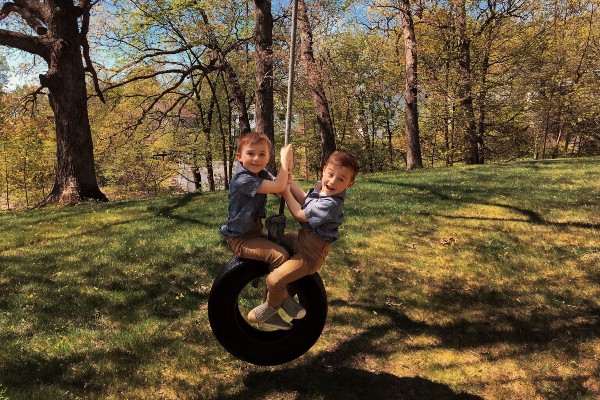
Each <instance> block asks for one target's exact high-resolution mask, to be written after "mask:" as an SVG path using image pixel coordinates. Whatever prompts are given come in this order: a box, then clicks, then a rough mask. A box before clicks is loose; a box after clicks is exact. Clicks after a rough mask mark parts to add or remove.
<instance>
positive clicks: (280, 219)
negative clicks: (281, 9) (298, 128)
mask: <svg viewBox="0 0 600 400" xmlns="http://www.w3.org/2000/svg"><path fill="white" fill-rule="evenodd" d="M297 26H298V0H294V7H293V8H292V29H291V33H290V58H289V65H288V87H287V103H286V111H285V144H284V146H287V145H288V144H289V143H290V133H291V130H292V103H293V99H294V73H295V66H296V28H297ZM284 211H285V201H284V200H283V197H282V198H281V199H280V200H279V214H277V215H272V216H270V217H269V218H267V220H266V221H265V223H266V226H267V231H268V233H269V239H270V240H273V241H274V242H276V243H277V244H282V243H283V233H284V231H285V215H284Z"/></svg>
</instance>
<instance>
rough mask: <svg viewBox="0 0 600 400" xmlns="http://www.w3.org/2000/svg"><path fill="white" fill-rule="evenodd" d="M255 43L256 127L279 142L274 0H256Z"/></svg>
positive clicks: (273, 167)
mask: <svg viewBox="0 0 600 400" xmlns="http://www.w3.org/2000/svg"><path fill="white" fill-rule="evenodd" d="M254 23H255V28H254V46H255V52H256V53H255V54H256V55H255V57H256V73H255V80H256V82H255V85H256V89H255V92H254V94H255V114H256V131H257V132H261V133H264V134H265V135H267V137H268V138H269V139H270V140H271V142H272V143H275V126H274V122H273V15H272V14H271V1H270V0H254ZM274 156H275V149H274V148H272V149H271V160H270V161H269V166H268V167H267V169H269V170H270V171H271V172H274V171H275V157H274Z"/></svg>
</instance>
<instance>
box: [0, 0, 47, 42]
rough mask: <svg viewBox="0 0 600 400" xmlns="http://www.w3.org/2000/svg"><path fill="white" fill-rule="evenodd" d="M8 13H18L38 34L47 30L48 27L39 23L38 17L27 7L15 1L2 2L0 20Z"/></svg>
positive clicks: (42, 33) (43, 33)
mask: <svg viewBox="0 0 600 400" xmlns="http://www.w3.org/2000/svg"><path fill="white" fill-rule="evenodd" d="M10 13H15V14H19V15H20V16H21V18H23V19H24V20H25V22H27V25H29V26H30V27H31V29H33V30H34V31H35V33H37V34H38V35H45V34H46V32H48V29H46V27H45V26H43V25H42V24H41V21H40V20H39V19H38V17H37V16H34V15H33V14H32V13H31V12H30V10H29V9H28V8H27V7H22V6H21V5H19V4H17V3H16V2H15V3H4V5H3V6H2V9H0V20H3V19H4V18H6V17H7V16H8V15H9V14H10Z"/></svg>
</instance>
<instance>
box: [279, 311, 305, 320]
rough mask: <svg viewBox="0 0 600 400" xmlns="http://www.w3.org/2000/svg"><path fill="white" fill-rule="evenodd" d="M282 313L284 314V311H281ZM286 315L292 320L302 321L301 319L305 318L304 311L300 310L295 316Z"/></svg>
mask: <svg viewBox="0 0 600 400" xmlns="http://www.w3.org/2000/svg"><path fill="white" fill-rule="evenodd" d="M283 312H285V310H283ZM286 314H287V315H288V316H289V317H290V318H293V319H302V318H304V317H305V316H306V310H300V311H298V314H296V315H290V314H288V313H286Z"/></svg>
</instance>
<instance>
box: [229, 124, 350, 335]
mask: <svg viewBox="0 0 600 400" xmlns="http://www.w3.org/2000/svg"><path fill="white" fill-rule="evenodd" d="M271 147H272V144H271V142H270V140H269V138H268V137H267V136H266V135H265V134H262V133H257V132H250V133H247V134H245V135H243V136H242V137H240V139H239V140H238V149H237V159H238V162H239V165H238V167H237V169H236V172H235V175H234V176H233V177H232V179H231V183H230V186H229V196H228V200H229V206H228V217H227V221H226V223H225V225H223V226H222V227H221V229H220V231H221V233H222V234H223V235H224V236H226V238H227V245H228V247H229V249H230V250H231V251H232V252H233V253H234V254H235V255H236V256H238V257H242V258H250V259H254V260H260V261H264V262H266V263H268V264H269V265H270V270H271V272H270V273H269V275H267V278H266V285H267V296H266V301H265V302H264V303H262V304H261V305H259V306H257V307H255V308H254V309H253V310H252V311H250V312H249V313H248V320H249V321H250V322H253V323H257V324H262V325H264V326H268V327H270V328H275V329H283V330H289V329H291V328H292V325H291V324H290V323H288V322H286V321H285V320H283V318H281V316H280V315H279V310H280V309H281V310H283V312H285V313H286V314H287V315H288V316H289V317H291V318H293V319H300V318H303V317H304V316H305V315H306V310H305V309H304V308H303V307H302V305H300V304H298V303H297V302H296V301H295V300H294V299H293V298H292V297H290V295H289V293H288V291H287V285H288V283H290V282H293V281H295V280H298V279H300V278H302V277H303V276H306V275H309V274H312V273H315V272H316V271H318V270H319V269H320V268H321V266H322V265H323V263H324V262H325V257H326V256H327V253H328V252H329V249H330V247H331V243H333V242H334V241H335V240H336V239H337V238H338V237H339V227H340V225H341V224H342V222H343V220H344V198H345V196H346V189H348V188H349V187H351V186H352V185H353V184H354V179H355V177H356V174H357V173H358V162H357V160H356V158H355V157H354V156H353V155H352V154H350V153H348V152H346V151H335V152H334V153H332V154H331V156H330V157H329V158H328V160H327V163H326V164H325V166H324V167H323V177H322V178H321V181H320V182H317V183H316V184H315V186H314V187H313V188H312V189H310V190H309V191H308V192H307V193H304V191H303V190H302V189H301V188H300V187H299V186H298V184H297V183H296V181H295V180H294V179H293V176H292V173H291V170H292V158H293V153H292V146H291V145H288V146H286V147H284V148H282V149H281V153H280V157H281V167H280V169H279V172H278V173H277V176H273V175H271V174H270V173H269V172H267V171H266V170H265V167H266V166H267V164H268V162H269V157H270V154H271ZM269 193H272V194H277V195H281V196H283V198H284V200H285V202H286V204H287V207H288V209H289V211H290V213H291V214H292V216H293V217H294V219H296V221H298V222H299V223H300V229H299V230H298V232H295V233H286V234H285V235H284V239H283V242H284V245H285V246H287V247H288V248H289V249H291V250H292V252H293V254H292V255H290V254H289V253H288V251H287V250H286V249H285V248H284V247H283V246H280V245H278V244H276V243H274V242H272V241H270V240H269V239H267V237H266V235H265V234H264V233H263V225H262V219H263V218H265V217H266V207H265V204H266V201H267V194H269Z"/></svg>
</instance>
